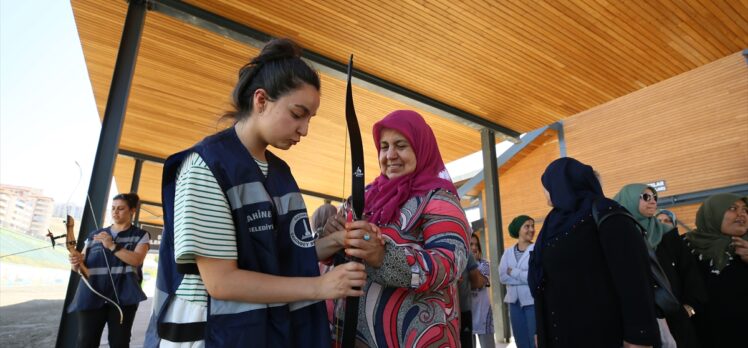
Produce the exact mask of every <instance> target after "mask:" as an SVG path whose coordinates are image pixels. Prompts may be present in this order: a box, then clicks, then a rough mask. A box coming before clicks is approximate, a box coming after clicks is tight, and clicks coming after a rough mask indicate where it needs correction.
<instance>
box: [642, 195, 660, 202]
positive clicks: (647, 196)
mask: <svg viewBox="0 0 748 348" xmlns="http://www.w3.org/2000/svg"><path fill="white" fill-rule="evenodd" d="M639 198H641V199H643V200H644V201H645V202H649V201H651V200H653V199H654V201H655V202H657V195H652V194H649V193H642V194H640V195H639Z"/></svg>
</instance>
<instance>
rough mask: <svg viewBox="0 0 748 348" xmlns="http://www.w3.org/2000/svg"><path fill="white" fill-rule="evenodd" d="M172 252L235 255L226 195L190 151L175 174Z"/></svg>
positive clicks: (184, 258)
mask: <svg viewBox="0 0 748 348" xmlns="http://www.w3.org/2000/svg"><path fill="white" fill-rule="evenodd" d="M174 256H175V258H176V262H177V263H195V256H204V257H211V258H217V259H236V258H237V257H238V254H237V248H236V233H235V231H234V221H233V220H232V218H231V210H230V208H229V204H228V201H227V200H226V196H225V195H224V194H223V191H222V190H221V188H220V186H218V182H216V179H215V177H213V173H212V172H211V171H210V169H209V168H208V166H207V165H206V164H205V162H204V161H203V159H202V158H200V155H198V154H197V153H192V154H191V155H190V156H188V158H187V159H186V160H185V161H184V162H183V164H182V167H181V168H180V170H179V176H178V177H177V187H176V194H175V199H174Z"/></svg>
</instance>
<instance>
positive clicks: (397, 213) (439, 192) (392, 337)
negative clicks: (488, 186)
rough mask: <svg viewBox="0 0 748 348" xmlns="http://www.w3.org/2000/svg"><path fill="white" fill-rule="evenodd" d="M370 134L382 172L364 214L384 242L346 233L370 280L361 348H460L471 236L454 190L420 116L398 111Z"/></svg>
mask: <svg viewBox="0 0 748 348" xmlns="http://www.w3.org/2000/svg"><path fill="white" fill-rule="evenodd" d="M373 132H374V145H375V146H376V148H377V152H378V153H379V167H380V169H381V173H380V175H379V176H378V177H377V178H376V179H375V180H374V182H372V183H371V184H370V185H369V186H368V188H367V191H366V206H365V208H364V214H365V216H366V217H367V219H368V221H369V222H371V223H374V224H376V225H377V226H379V228H380V230H381V233H382V234H383V235H384V238H385V241H386V243H385V245H381V244H380V243H372V241H371V240H367V238H366V237H367V234H366V233H365V232H364V231H360V230H353V229H349V230H348V231H347V232H346V241H345V243H346V246H347V249H346V253H347V254H349V255H351V256H355V257H359V258H361V259H362V260H363V261H364V264H365V265H366V271H367V274H368V277H367V283H366V285H365V286H364V296H363V297H361V300H360V303H361V305H360V307H359V315H358V327H357V330H358V332H357V337H356V340H357V342H356V344H357V345H361V346H372V347H392V348H395V347H427V346H428V347H433V346H440V347H457V346H458V345H459V340H460V333H459V328H460V323H459V315H460V310H459V304H458V299H457V280H458V279H459V277H460V275H461V274H462V271H463V269H464V268H465V265H466V260H467V253H468V243H469V242H468V236H469V234H470V224H469V223H468V220H467V218H466V217H465V213H464V212H463V210H462V208H461V206H460V202H459V199H458V198H457V190H456V189H455V186H454V185H453V184H452V182H451V181H450V180H448V178H449V175H448V173H447V171H446V168H445V166H444V162H443V161H442V158H441V155H440V153H439V148H438V146H437V144H436V138H435V137H434V133H433V132H432V130H431V128H430V127H429V126H428V125H427V124H426V122H425V120H424V119H423V118H422V117H421V116H420V115H419V114H418V113H416V112H414V111H406V110H398V111H394V112H392V113H390V114H389V115H387V116H386V117H385V118H383V119H382V120H380V121H379V122H377V123H376V124H375V125H374V129H373ZM349 224H350V223H349Z"/></svg>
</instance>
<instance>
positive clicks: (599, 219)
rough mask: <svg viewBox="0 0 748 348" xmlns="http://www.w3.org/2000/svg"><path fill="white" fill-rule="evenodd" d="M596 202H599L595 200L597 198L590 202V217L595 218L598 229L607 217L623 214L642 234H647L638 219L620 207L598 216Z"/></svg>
mask: <svg viewBox="0 0 748 348" xmlns="http://www.w3.org/2000/svg"><path fill="white" fill-rule="evenodd" d="M598 202H599V200H597V199H596V200H594V201H593V202H592V219H593V220H595V224H596V225H597V228H598V229H600V226H601V225H602V224H603V222H605V220H607V219H608V218H609V217H611V216H616V215H622V216H625V217H627V218H629V219H630V220H631V221H632V222H633V223H634V224H635V225H636V227H637V228H639V231H640V232H641V233H642V235H646V234H647V229H646V228H644V226H642V225H641V224H640V223H639V221H636V218H635V217H634V216H633V215H631V213H629V212H627V211H622V210H621V209H616V210H613V211H610V212H607V213H605V214H604V215H603V216H602V217H601V216H600V212H599V211H598V210H597V203H598Z"/></svg>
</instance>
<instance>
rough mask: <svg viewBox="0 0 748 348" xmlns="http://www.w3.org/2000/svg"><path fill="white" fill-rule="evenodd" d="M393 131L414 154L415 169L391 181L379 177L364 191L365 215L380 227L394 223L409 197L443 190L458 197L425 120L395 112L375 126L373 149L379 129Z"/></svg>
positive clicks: (378, 139) (432, 133)
mask: <svg viewBox="0 0 748 348" xmlns="http://www.w3.org/2000/svg"><path fill="white" fill-rule="evenodd" d="M384 128H389V129H394V130H396V131H398V132H400V133H402V134H403V136H405V138H406V139H408V142H410V146H411V147H412V148H413V151H414V152H415V155H416V169H415V171H413V172H412V173H410V174H407V175H403V176H401V177H398V178H395V179H392V180H390V179H389V178H387V176H386V175H384V174H380V175H379V176H378V177H377V178H376V179H375V180H374V182H372V183H371V184H370V185H369V187H368V188H367V190H366V208H365V209H364V214H365V215H369V216H370V218H369V221H371V222H374V223H377V224H380V223H390V222H393V221H396V220H397V219H398V218H399V217H400V216H399V215H400V214H399V212H400V207H401V206H402V205H403V204H404V203H405V202H406V201H407V200H408V199H410V198H412V197H415V196H419V195H423V194H425V193H427V192H429V191H431V190H435V189H444V190H447V191H450V192H452V193H454V194H455V195H457V189H456V188H455V185H454V184H452V181H451V180H450V178H449V173H447V169H446V167H444V161H442V156H441V154H440V153H439V146H438V145H437V144H436V137H434V132H433V131H432V130H431V127H429V125H428V124H426V121H425V120H424V119H423V117H421V115H419V114H418V113H417V112H415V111H410V110H396V111H393V112H391V113H390V114H389V115H387V116H385V117H384V118H383V119H382V120H380V121H379V122H377V123H375V124H374V129H373V132H374V146H376V147H377V153H379V151H380V143H379V141H380V136H381V133H382V129H384Z"/></svg>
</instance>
